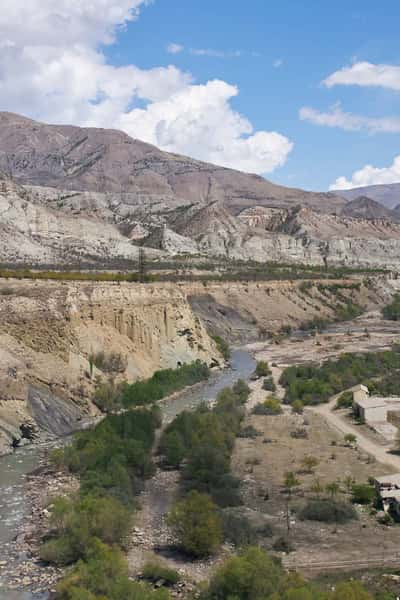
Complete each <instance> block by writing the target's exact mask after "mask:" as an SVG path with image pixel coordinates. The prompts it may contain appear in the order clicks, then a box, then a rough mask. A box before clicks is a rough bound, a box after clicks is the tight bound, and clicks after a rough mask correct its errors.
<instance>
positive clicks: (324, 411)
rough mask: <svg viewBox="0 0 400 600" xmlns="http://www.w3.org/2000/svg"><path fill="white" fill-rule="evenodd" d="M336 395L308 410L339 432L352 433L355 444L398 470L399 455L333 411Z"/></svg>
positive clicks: (399, 464) (379, 460) (399, 466)
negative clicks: (354, 437)
mask: <svg viewBox="0 0 400 600" xmlns="http://www.w3.org/2000/svg"><path fill="white" fill-rule="evenodd" d="M336 399H337V397H336V396H335V397H334V398H332V400H331V401H330V402H329V403H328V404H320V405H318V406H313V407H309V408H310V410H312V411H314V412H316V413H318V414H319V415H321V416H322V417H323V418H324V419H325V421H326V422H327V423H328V425H330V426H331V427H333V429H336V431H338V432H339V433H342V434H343V435H346V434H348V433H352V434H353V435H355V436H356V437H357V445H358V447H359V448H361V450H363V451H364V452H366V453H367V454H370V455H371V456H373V457H375V459H376V460H377V461H378V462H380V463H382V464H386V465H390V466H392V467H394V468H395V469H397V470H398V471H400V456H397V455H396V454H391V453H390V451H391V447H390V446H383V445H381V444H379V443H378V442H374V441H373V440H371V439H370V438H368V437H367V436H366V435H364V434H363V433H361V432H360V430H359V428H358V427H356V426H354V425H352V424H351V423H348V422H347V421H345V420H344V419H343V418H342V417H341V416H340V414H338V413H337V412H335V411H334V410H333V409H334V406H335V404H336Z"/></svg>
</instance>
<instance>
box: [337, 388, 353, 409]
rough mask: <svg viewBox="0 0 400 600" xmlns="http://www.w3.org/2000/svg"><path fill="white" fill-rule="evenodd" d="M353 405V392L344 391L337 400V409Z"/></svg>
mask: <svg viewBox="0 0 400 600" xmlns="http://www.w3.org/2000/svg"><path fill="white" fill-rule="evenodd" d="M352 406H353V394H352V392H343V394H342V395H341V396H339V398H338V399H337V401H336V406H335V408H336V409H337V410H339V409H341V408H351V407H352Z"/></svg>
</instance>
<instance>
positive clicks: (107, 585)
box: [56, 540, 169, 600]
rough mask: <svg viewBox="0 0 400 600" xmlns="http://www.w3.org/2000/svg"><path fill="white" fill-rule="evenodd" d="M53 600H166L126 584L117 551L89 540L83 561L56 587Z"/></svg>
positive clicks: (160, 594) (141, 586) (164, 595)
mask: <svg viewBox="0 0 400 600" xmlns="http://www.w3.org/2000/svg"><path fill="white" fill-rule="evenodd" d="M56 598H57V600H100V599H104V600H105V599H106V598H107V600H168V599H169V594H168V592H167V591H166V590H157V591H154V590H152V589H150V588H149V587H147V586H146V585H144V584H141V583H137V582H133V581H130V579H129V578H128V566H127V563H126V561H125V559H124V557H123V556H122V554H121V552H120V551H119V550H114V549H112V548H110V547H109V546H107V545H106V544H103V543H102V542H100V541H99V540H93V542H92V544H91V546H90V548H89V549H88V551H87V554H86V556H85V558H84V560H81V561H79V562H78V564H77V565H76V566H75V567H74V568H73V569H72V570H71V571H70V572H68V573H67V575H65V577H64V578H63V579H62V580H61V581H60V582H59V583H58V585H57V591H56Z"/></svg>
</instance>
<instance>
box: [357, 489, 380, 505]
mask: <svg viewBox="0 0 400 600" xmlns="http://www.w3.org/2000/svg"><path fill="white" fill-rule="evenodd" d="M352 494H353V498H352V501H353V502H354V504H372V503H373V502H374V501H375V499H376V491H375V488H374V487H371V486H370V485H366V484H356V485H353V487H352Z"/></svg>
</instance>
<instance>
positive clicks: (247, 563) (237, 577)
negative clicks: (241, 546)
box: [202, 547, 283, 600]
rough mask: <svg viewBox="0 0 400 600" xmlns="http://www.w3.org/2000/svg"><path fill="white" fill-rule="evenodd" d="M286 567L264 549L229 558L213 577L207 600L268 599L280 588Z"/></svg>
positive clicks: (206, 594)
mask: <svg viewBox="0 0 400 600" xmlns="http://www.w3.org/2000/svg"><path fill="white" fill-rule="evenodd" d="M282 578H283V569H282V567H281V565H280V564H279V563H278V562H277V561H275V560H274V559H273V558H272V557H271V556H270V555H268V554H267V553H266V552H264V551H263V550H261V549H260V548H256V547H250V548H248V549H246V550H245V551H244V552H242V553H241V554H239V556H234V557H232V558H230V559H228V560H227V561H226V562H225V563H224V564H223V565H222V566H221V567H219V569H217V571H216V572H215V574H214V575H213V576H212V578H211V581H210V583H209V587H208V590H207V591H206V592H205V594H204V595H203V597H202V598H203V599H204V600H228V599H230V600H234V599H235V600H266V599H268V598H270V596H271V594H273V593H274V592H275V590H276V589H277V588H278V587H279V585H280V583H281V580H282Z"/></svg>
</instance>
